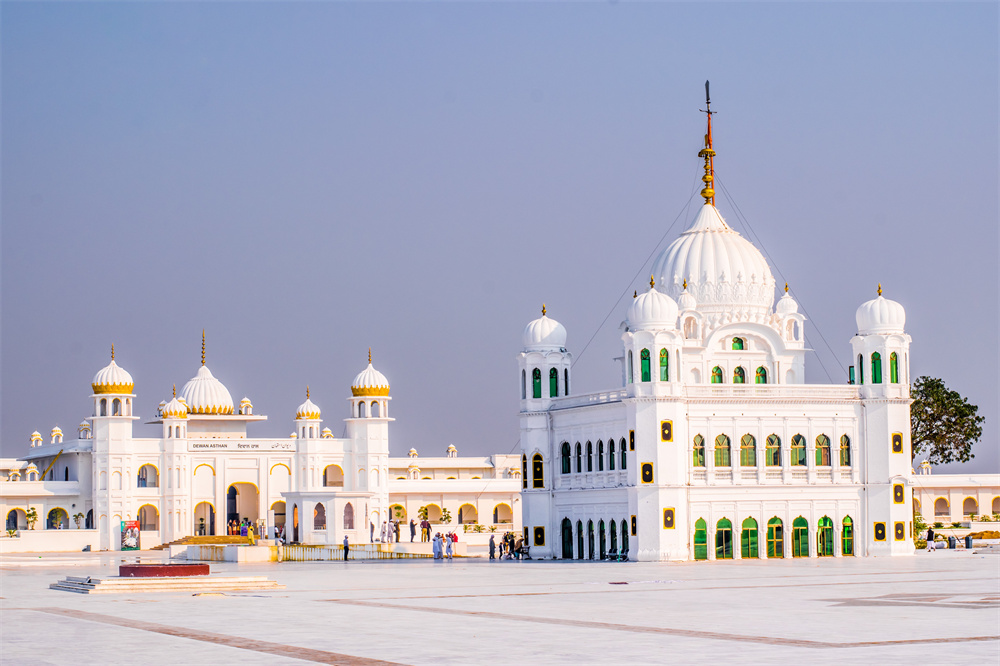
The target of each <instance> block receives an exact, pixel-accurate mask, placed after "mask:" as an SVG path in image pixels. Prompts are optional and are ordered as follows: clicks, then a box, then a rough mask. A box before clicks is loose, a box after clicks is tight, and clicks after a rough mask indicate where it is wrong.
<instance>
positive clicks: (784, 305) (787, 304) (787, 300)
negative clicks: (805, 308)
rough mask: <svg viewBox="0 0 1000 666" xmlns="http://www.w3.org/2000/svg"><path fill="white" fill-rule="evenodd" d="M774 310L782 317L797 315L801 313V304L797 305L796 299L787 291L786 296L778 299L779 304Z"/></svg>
mask: <svg viewBox="0 0 1000 666" xmlns="http://www.w3.org/2000/svg"><path fill="white" fill-rule="evenodd" d="M774 310H775V312H777V313H778V314H780V315H790V314H795V313H796V312H798V311H799V304H798V303H796V302H795V299H794V298H792V295H791V294H789V293H788V292H787V291H786V292H785V295H784V296H782V297H781V298H779V299H778V304H777V305H776V306H774Z"/></svg>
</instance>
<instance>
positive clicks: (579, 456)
mask: <svg viewBox="0 0 1000 666" xmlns="http://www.w3.org/2000/svg"><path fill="white" fill-rule="evenodd" d="M582 471H583V447H582V446H580V442H577V443H576V473H577V474H579V473H580V472H582Z"/></svg>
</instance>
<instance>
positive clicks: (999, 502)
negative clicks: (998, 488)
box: [990, 497, 1000, 515]
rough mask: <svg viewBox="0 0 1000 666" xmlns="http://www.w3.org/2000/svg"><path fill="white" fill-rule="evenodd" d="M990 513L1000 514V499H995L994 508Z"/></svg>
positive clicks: (992, 507)
mask: <svg viewBox="0 0 1000 666" xmlns="http://www.w3.org/2000/svg"><path fill="white" fill-rule="evenodd" d="M990 513H992V514H994V515H996V514H998V513H1000V497H994V498H993V502H992V506H991V508H990Z"/></svg>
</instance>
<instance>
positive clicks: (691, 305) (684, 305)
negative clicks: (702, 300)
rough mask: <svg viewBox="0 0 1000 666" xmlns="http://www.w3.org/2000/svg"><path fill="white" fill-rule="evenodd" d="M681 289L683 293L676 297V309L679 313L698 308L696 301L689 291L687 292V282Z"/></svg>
mask: <svg viewBox="0 0 1000 666" xmlns="http://www.w3.org/2000/svg"><path fill="white" fill-rule="evenodd" d="M683 289H684V291H682V292H681V295H680V296H678V297H677V307H678V308H679V309H680V311H681V312H684V311H685V310H694V309H695V308H696V307H698V300H697V299H696V298H695V297H694V296H693V295H692V294H691V292H690V291H688V288H687V281H685V282H684V284H683Z"/></svg>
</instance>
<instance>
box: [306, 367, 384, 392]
mask: <svg viewBox="0 0 1000 666" xmlns="http://www.w3.org/2000/svg"><path fill="white" fill-rule="evenodd" d="M369 363H371V361H369ZM308 399H309V384H306V400H308Z"/></svg>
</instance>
